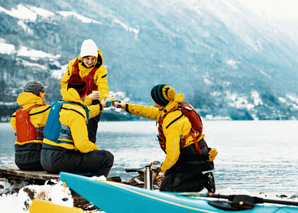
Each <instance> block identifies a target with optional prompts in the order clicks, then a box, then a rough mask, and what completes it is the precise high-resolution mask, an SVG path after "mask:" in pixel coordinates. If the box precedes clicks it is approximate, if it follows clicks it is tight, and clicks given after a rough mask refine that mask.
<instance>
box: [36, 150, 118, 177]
mask: <svg viewBox="0 0 298 213" xmlns="http://www.w3.org/2000/svg"><path fill="white" fill-rule="evenodd" d="M40 162H41V165H42V167H43V168H44V170H46V171H47V172H49V173H53V174H58V173H59V172H61V171H64V172H70V173H84V174H89V175H96V176H101V175H104V176H105V177H107V176H108V174H109V172H110V170H111V167H112V166H113V163H114V156H113V154H112V153H110V152H109V151H105V150H96V151H93V152H88V153H81V152H78V151H73V150H66V149H64V150H52V149H42V150H41V160H40Z"/></svg>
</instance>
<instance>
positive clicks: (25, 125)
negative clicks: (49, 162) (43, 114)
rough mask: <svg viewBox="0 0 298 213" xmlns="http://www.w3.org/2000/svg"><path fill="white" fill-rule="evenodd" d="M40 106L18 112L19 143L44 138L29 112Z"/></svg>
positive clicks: (17, 129)
mask: <svg viewBox="0 0 298 213" xmlns="http://www.w3.org/2000/svg"><path fill="white" fill-rule="evenodd" d="M39 106H40V105H34V106H32V107H29V108H28V109H24V110H23V109H22V108H20V109H18V110H17V111H16V133H15V135H16V136H17V141H18V142H21V143H22V142H27V141H32V140H38V139H37V137H38V136H43V132H41V131H40V130H38V129H37V128H36V127H35V126H34V125H33V124H32V123H31V121H30V115H29V111H30V110H31V109H33V108H36V107H39Z"/></svg>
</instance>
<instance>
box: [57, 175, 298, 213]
mask: <svg viewBox="0 0 298 213" xmlns="http://www.w3.org/2000/svg"><path fill="white" fill-rule="evenodd" d="M60 180H61V181H63V182H65V184H66V185H67V186H68V187H69V188H71V189H72V190H74V191H75V192H77V193H78V194H79V195H81V196H82V197H84V198H85V199H86V200H88V201H89V202H91V203H93V204H94V205H95V206H96V207H98V208H100V209H101V210H103V211H105V212H107V213H114V212H115V213H119V212H129V213H139V212H142V213H145V212H148V213H158V212H161V213H165V212H179V213H190V212H205V213H206V212H207V213H211V212H224V213H228V212H234V213H237V212H242V213H251V212H253V213H261V212H262V213H267V212H268V213H269V212H270V213H271V212H274V213H295V212H296V213H298V206H289V205H272V204H266V205H265V204H256V205H253V208H252V209H246V210H237V209H231V210H224V208H223V209H222V208H221V207H224V206H225V203H221V204H220V205H219V207H218V206H217V205H214V203H216V202H217V201H214V199H213V201H212V200H211V202H210V198H209V199H208V198H201V197H185V196H180V195H176V194H169V193H165V192H159V191H154V190H148V189H144V188H139V187H135V186H130V185H126V184H122V183H117V182H112V181H98V180H94V179H91V178H88V177H84V176H80V175H75V174H71V173H66V172H61V173H60ZM212 202H214V203H213V204H212ZM211 204H212V205H211Z"/></svg>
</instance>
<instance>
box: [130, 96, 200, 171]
mask: <svg viewBox="0 0 298 213" xmlns="http://www.w3.org/2000/svg"><path fill="white" fill-rule="evenodd" d="M183 99H184V95H183V94H177V95H176V96H175V98H174V100H173V101H170V102H169V103H168V105H167V106H166V107H164V108H163V109H162V110H160V109H158V108H156V107H150V106H143V105H137V104H126V105H125V110H126V111H127V112H129V113H132V114H134V115H138V116H141V117H144V118H148V119H151V120H156V121H157V122H158V121H159V120H160V119H161V118H163V117H165V115H166V113H167V112H169V111H170V110H171V109H173V108H175V107H177V106H178V105H179V103H181V102H182V101H183ZM176 119H177V120H176ZM162 129H163V133H164V135H165V138H166V153H167V156H166V158H165V160H164V162H163V163H162V166H161V171H162V172H166V171H167V170H168V169H170V168H171V167H173V166H174V165H175V164H176V162H177V160H178V159H179V156H180V136H185V135H187V134H188V133H189V131H190V129H191V123H190V121H189V120H188V118H187V117H186V116H185V115H183V114H182V112H181V111H179V110H176V111H173V112H170V113H169V114H168V115H167V116H166V117H165V119H164V121H163V124H162ZM193 143H194V141H193V138H192V137H188V138H187V139H186V143H185V145H184V147H187V146H189V145H191V144H193ZM184 147H183V148H184Z"/></svg>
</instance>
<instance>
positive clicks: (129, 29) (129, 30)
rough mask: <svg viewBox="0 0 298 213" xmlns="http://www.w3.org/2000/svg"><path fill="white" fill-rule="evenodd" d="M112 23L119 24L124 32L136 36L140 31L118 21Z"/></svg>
mask: <svg viewBox="0 0 298 213" xmlns="http://www.w3.org/2000/svg"><path fill="white" fill-rule="evenodd" d="M113 23H116V24H119V25H120V26H121V27H123V28H124V29H125V31H126V32H132V33H135V34H138V33H139V32H140V30H138V29H134V28H131V27H129V26H127V25H126V24H124V23H122V22H121V21H119V20H118V19H115V20H114V21H113Z"/></svg>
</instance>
